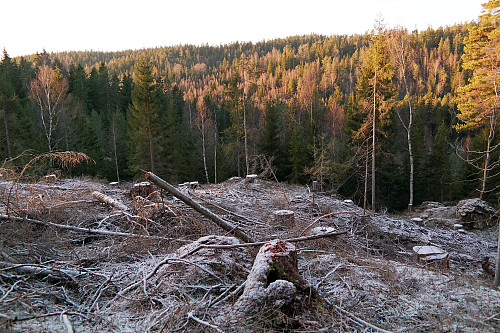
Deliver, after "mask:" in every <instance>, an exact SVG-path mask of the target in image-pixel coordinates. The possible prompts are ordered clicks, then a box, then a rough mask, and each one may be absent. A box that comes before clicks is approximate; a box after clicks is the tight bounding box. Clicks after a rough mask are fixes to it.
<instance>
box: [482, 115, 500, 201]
mask: <svg viewBox="0 0 500 333" xmlns="http://www.w3.org/2000/svg"><path fill="white" fill-rule="evenodd" d="M495 118H496V117H495V110H493V115H492V116H490V131H489V133H488V142H487V145H486V156H485V158H484V167H483V170H482V179H481V190H480V191H479V199H482V198H483V195H484V192H486V180H487V179H488V169H489V167H490V158H491V143H492V142H493V139H494V138H495Z"/></svg>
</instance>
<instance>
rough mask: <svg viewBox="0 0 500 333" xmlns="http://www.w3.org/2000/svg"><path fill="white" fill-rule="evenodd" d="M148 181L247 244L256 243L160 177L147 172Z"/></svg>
mask: <svg viewBox="0 0 500 333" xmlns="http://www.w3.org/2000/svg"><path fill="white" fill-rule="evenodd" d="M146 179H148V180H149V181H150V182H152V183H153V184H155V185H157V186H158V187H160V188H162V189H164V190H166V191H168V192H169V193H170V194H172V195H173V196H175V197H177V198H179V199H180V200H182V201H183V202H184V203H185V204H186V205H188V206H190V207H191V208H193V209H194V210H196V211H197V212H198V213H200V214H201V215H203V216H205V217H206V218H208V219H210V220H211V221H212V222H214V223H215V224H217V225H218V226H219V227H221V228H222V229H224V230H226V231H228V232H231V233H232V234H234V235H235V236H236V237H238V238H239V239H241V240H243V241H244V242H247V243H254V242H255V240H254V239H253V238H252V237H250V236H248V235H247V234H245V233H244V232H243V231H241V230H240V229H238V228H237V227H235V226H233V225H231V223H229V222H227V221H225V220H224V219H223V218H221V217H220V216H218V215H216V214H214V213H213V212H211V211H210V210H208V209H207V208H205V207H203V206H202V205H200V204H199V203H197V202H196V201H194V200H193V199H191V198H190V197H188V196H187V195H185V194H184V193H182V192H180V191H179V190H177V189H176V188H175V187H173V186H172V185H171V184H169V183H167V182H166V181H164V180H163V179H161V178H160V177H158V176H157V175H155V174H154V173H152V172H146Z"/></svg>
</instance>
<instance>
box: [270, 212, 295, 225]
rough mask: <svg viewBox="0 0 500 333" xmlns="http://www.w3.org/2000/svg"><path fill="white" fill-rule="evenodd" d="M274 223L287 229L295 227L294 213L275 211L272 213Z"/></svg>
mask: <svg viewBox="0 0 500 333" xmlns="http://www.w3.org/2000/svg"><path fill="white" fill-rule="evenodd" d="M273 215H274V221H275V222H276V223H277V224H279V225H283V226H286V227H289V228H293V227H294V226H295V213H294V212H293V211H291V210H286V209H283V210H275V211H274V212H273Z"/></svg>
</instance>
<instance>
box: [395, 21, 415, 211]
mask: <svg viewBox="0 0 500 333" xmlns="http://www.w3.org/2000/svg"><path fill="white" fill-rule="evenodd" d="M405 36H408V33H407V31H406V30H403V29H399V30H396V31H394V34H393V36H392V51H393V56H394V59H395V60H396V64H397V67H398V70H399V72H400V78H401V81H403V85H404V88H405V96H406V100H407V101H408V122H405V121H404V120H403V118H402V117H401V115H400V113H399V112H398V113H397V115H398V117H399V120H400V121H401V124H402V125H403V127H404V129H405V131H406V140H407V145H408V155H409V162H410V176H409V187H410V194H409V200H408V210H409V211H412V210H413V197H414V195H413V187H414V186H413V183H414V174H415V166H414V156H413V146H412V140H411V138H412V127H413V109H412V105H411V96H410V88H409V83H408V80H407V75H408V74H407V73H408V70H407V62H408V61H407V59H408V47H407V44H406V43H405Z"/></svg>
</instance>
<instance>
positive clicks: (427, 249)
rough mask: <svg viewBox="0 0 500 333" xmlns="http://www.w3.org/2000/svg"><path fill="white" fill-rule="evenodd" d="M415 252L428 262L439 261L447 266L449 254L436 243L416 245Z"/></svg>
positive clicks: (420, 258) (438, 262)
mask: <svg viewBox="0 0 500 333" xmlns="http://www.w3.org/2000/svg"><path fill="white" fill-rule="evenodd" d="M413 252H415V253H416V254H417V255H418V259H419V260H421V261H423V262H424V263H426V264H431V263H437V264H438V265H441V266H444V267H447V266H448V257H449V254H448V252H446V251H445V250H443V249H442V248H440V247H437V246H435V245H421V246H414V247H413Z"/></svg>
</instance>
